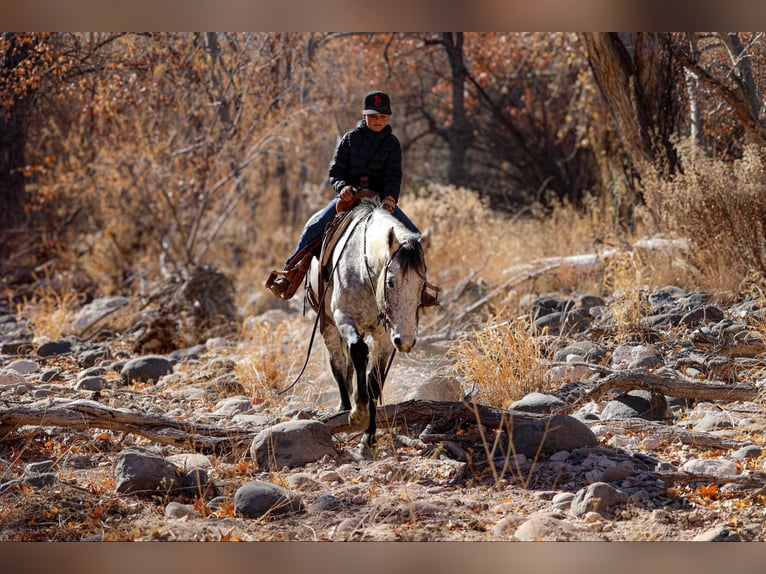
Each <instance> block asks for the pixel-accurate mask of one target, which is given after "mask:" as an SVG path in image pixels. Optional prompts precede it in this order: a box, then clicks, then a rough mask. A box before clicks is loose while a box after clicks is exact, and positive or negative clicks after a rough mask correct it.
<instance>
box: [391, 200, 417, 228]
mask: <svg viewBox="0 0 766 574" xmlns="http://www.w3.org/2000/svg"><path fill="white" fill-rule="evenodd" d="M393 215H394V217H396V219H398V220H399V221H401V222H402V223H404V225H405V227H406V228H407V229H409V230H410V231H413V232H415V233H420V229H418V228H417V226H416V225H415V224H414V223H412V221H410V218H409V217H407V216H406V215H405V213H404V212H403V211H402V210H401V209H400V208H399V206H398V205H397V206H396V207H395V208H394V213H393Z"/></svg>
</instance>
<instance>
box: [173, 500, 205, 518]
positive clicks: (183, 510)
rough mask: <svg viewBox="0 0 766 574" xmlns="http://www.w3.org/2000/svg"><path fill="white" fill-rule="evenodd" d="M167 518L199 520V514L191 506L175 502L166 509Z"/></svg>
mask: <svg viewBox="0 0 766 574" xmlns="http://www.w3.org/2000/svg"><path fill="white" fill-rule="evenodd" d="M165 518H199V512H197V511H196V510H194V506H192V505H191V504H181V503H180V502H175V501H174V502H170V503H168V505H167V506H166V507H165Z"/></svg>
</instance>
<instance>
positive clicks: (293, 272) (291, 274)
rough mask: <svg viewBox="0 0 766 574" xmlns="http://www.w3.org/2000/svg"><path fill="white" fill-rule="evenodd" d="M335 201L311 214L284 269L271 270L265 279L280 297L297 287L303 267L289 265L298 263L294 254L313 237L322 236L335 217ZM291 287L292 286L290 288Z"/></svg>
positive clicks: (290, 292) (289, 294) (301, 278)
mask: <svg viewBox="0 0 766 574" xmlns="http://www.w3.org/2000/svg"><path fill="white" fill-rule="evenodd" d="M337 201H338V200H337V198H335V199H333V200H332V201H331V202H330V203H328V204H327V206H326V207H324V208H323V209H321V210H319V211H317V212H316V213H315V214H314V215H312V216H311V218H310V219H309V220H308V222H306V225H305V226H304V228H303V231H302V232H301V236H300V238H299V239H298V245H297V246H296V247H295V251H294V252H293V254H292V255H290V257H289V258H288V259H287V262H286V263H285V268H284V271H281V272H280V271H273V272H272V273H271V275H270V276H269V278H268V280H267V281H266V287H268V288H269V289H270V290H271V291H272V293H274V294H275V295H276V296H277V297H279V298H280V299H290V297H292V295H293V294H294V293H295V291H296V289H297V287H296V286H295V283H296V282H300V281H302V280H303V277H304V276H305V269H299V268H298V267H301V266H298V267H295V268H292V269H291V268H290V266H291V265H292V264H294V263H299V262H298V261H294V259H295V257H296V255H298V254H299V253H301V252H302V251H303V249H305V248H306V247H308V246H309V245H311V243H312V242H313V241H314V240H315V239H318V238H319V237H321V236H322V234H323V233H324V230H325V227H327V224H328V223H330V222H331V221H332V220H333V218H334V217H335V204H336V203H337ZM291 287H293V288H292V289H291Z"/></svg>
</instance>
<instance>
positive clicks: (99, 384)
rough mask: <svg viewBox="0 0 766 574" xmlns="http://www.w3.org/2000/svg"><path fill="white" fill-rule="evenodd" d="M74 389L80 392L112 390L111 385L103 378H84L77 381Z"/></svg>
mask: <svg viewBox="0 0 766 574" xmlns="http://www.w3.org/2000/svg"><path fill="white" fill-rule="evenodd" d="M74 388H75V389H77V390H80V391H103V390H105V389H110V388H112V383H110V382H109V381H107V380H106V379H105V378H104V377H85V378H84V379H82V380H80V381H78V382H77V384H76V385H75V386H74Z"/></svg>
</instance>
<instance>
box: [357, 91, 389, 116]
mask: <svg viewBox="0 0 766 574" xmlns="http://www.w3.org/2000/svg"><path fill="white" fill-rule="evenodd" d="M362 113H363V114H384V115H386V116H390V115H391V100H390V99H389V97H388V94H386V93H383V92H378V91H375V92H368V93H367V95H366V96H364V109H363V110H362Z"/></svg>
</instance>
